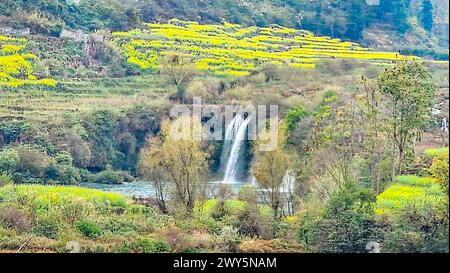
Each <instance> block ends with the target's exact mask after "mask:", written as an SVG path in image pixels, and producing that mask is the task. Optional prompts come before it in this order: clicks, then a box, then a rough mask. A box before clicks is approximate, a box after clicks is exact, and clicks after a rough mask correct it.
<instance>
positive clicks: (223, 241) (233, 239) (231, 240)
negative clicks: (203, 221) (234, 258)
mask: <svg viewBox="0 0 450 273" xmlns="http://www.w3.org/2000/svg"><path fill="white" fill-rule="evenodd" d="M240 240H241V238H240V236H239V231H238V229H236V228H233V227H231V226H224V227H222V229H221V230H220V232H219V234H218V235H217V238H216V241H217V243H218V245H219V246H220V248H221V249H222V250H223V251H225V252H236V250H237V247H238V245H239V242H240Z"/></svg>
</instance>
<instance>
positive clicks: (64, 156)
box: [55, 152, 73, 165]
mask: <svg viewBox="0 0 450 273" xmlns="http://www.w3.org/2000/svg"><path fill="white" fill-rule="evenodd" d="M55 161H56V163H58V164H60V165H72V163H73V158H72V156H71V155H70V154H69V153H67V152H61V153H58V154H56V155H55Z"/></svg>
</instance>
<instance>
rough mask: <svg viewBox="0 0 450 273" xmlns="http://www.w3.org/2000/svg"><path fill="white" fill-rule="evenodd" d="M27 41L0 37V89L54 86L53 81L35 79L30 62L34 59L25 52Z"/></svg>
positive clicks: (33, 56) (54, 82)
mask: <svg viewBox="0 0 450 273" xmlns="http://www.w3.org/2000/svg"><path fill="white" fill-rule="evenodd" d="M26 47H27V40H26V39H24V38H14V37H8V36H2V35H0V87H2V86H7V87H16V86H22V85H44V86H54V85H56V81H55V80H53V79H37V77H36V76H35V75H33V64H32V61H33V60H34V59H35V58H36V56H35V55H33V54H30V53H29V52H27V50H26Z"/></svg>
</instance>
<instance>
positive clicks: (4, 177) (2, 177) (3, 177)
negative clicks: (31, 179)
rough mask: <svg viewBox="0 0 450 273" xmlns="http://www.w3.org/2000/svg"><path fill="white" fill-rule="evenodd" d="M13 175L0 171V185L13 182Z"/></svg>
mask: <svg viewBox="0 0 450 273" xmlns="http://www.w3.org/2000/svg"><path fill="white" fill-rule="evenodd" d="M13 183H14V181H13V177H12V176H11V175H10V174H9V173H5V172H3V173H0V187H3V186H6V185H11V184H13Z"/></svg>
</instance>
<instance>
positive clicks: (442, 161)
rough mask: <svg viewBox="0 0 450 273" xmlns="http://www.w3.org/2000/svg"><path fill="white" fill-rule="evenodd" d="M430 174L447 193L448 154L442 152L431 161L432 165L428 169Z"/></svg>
mask: <svg viewBox="0 0 450 273" xmlns="http://www.w3.org/2000/svg"><path fill="white" fill-rule="evenodd" d="M430 173H431V174H432V175H433V177H434V178H436V179H437V181H438V182H439V184H441V186H442V188H443V189H444V190H445V191H446V192H447V196H448V188H449V186H448V184H449V153H448V151H447V152H444V153H442V154H441V155H439V156H437V157H435V158H434V159H433V164H432V165H431V167H430Z"/></svg>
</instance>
